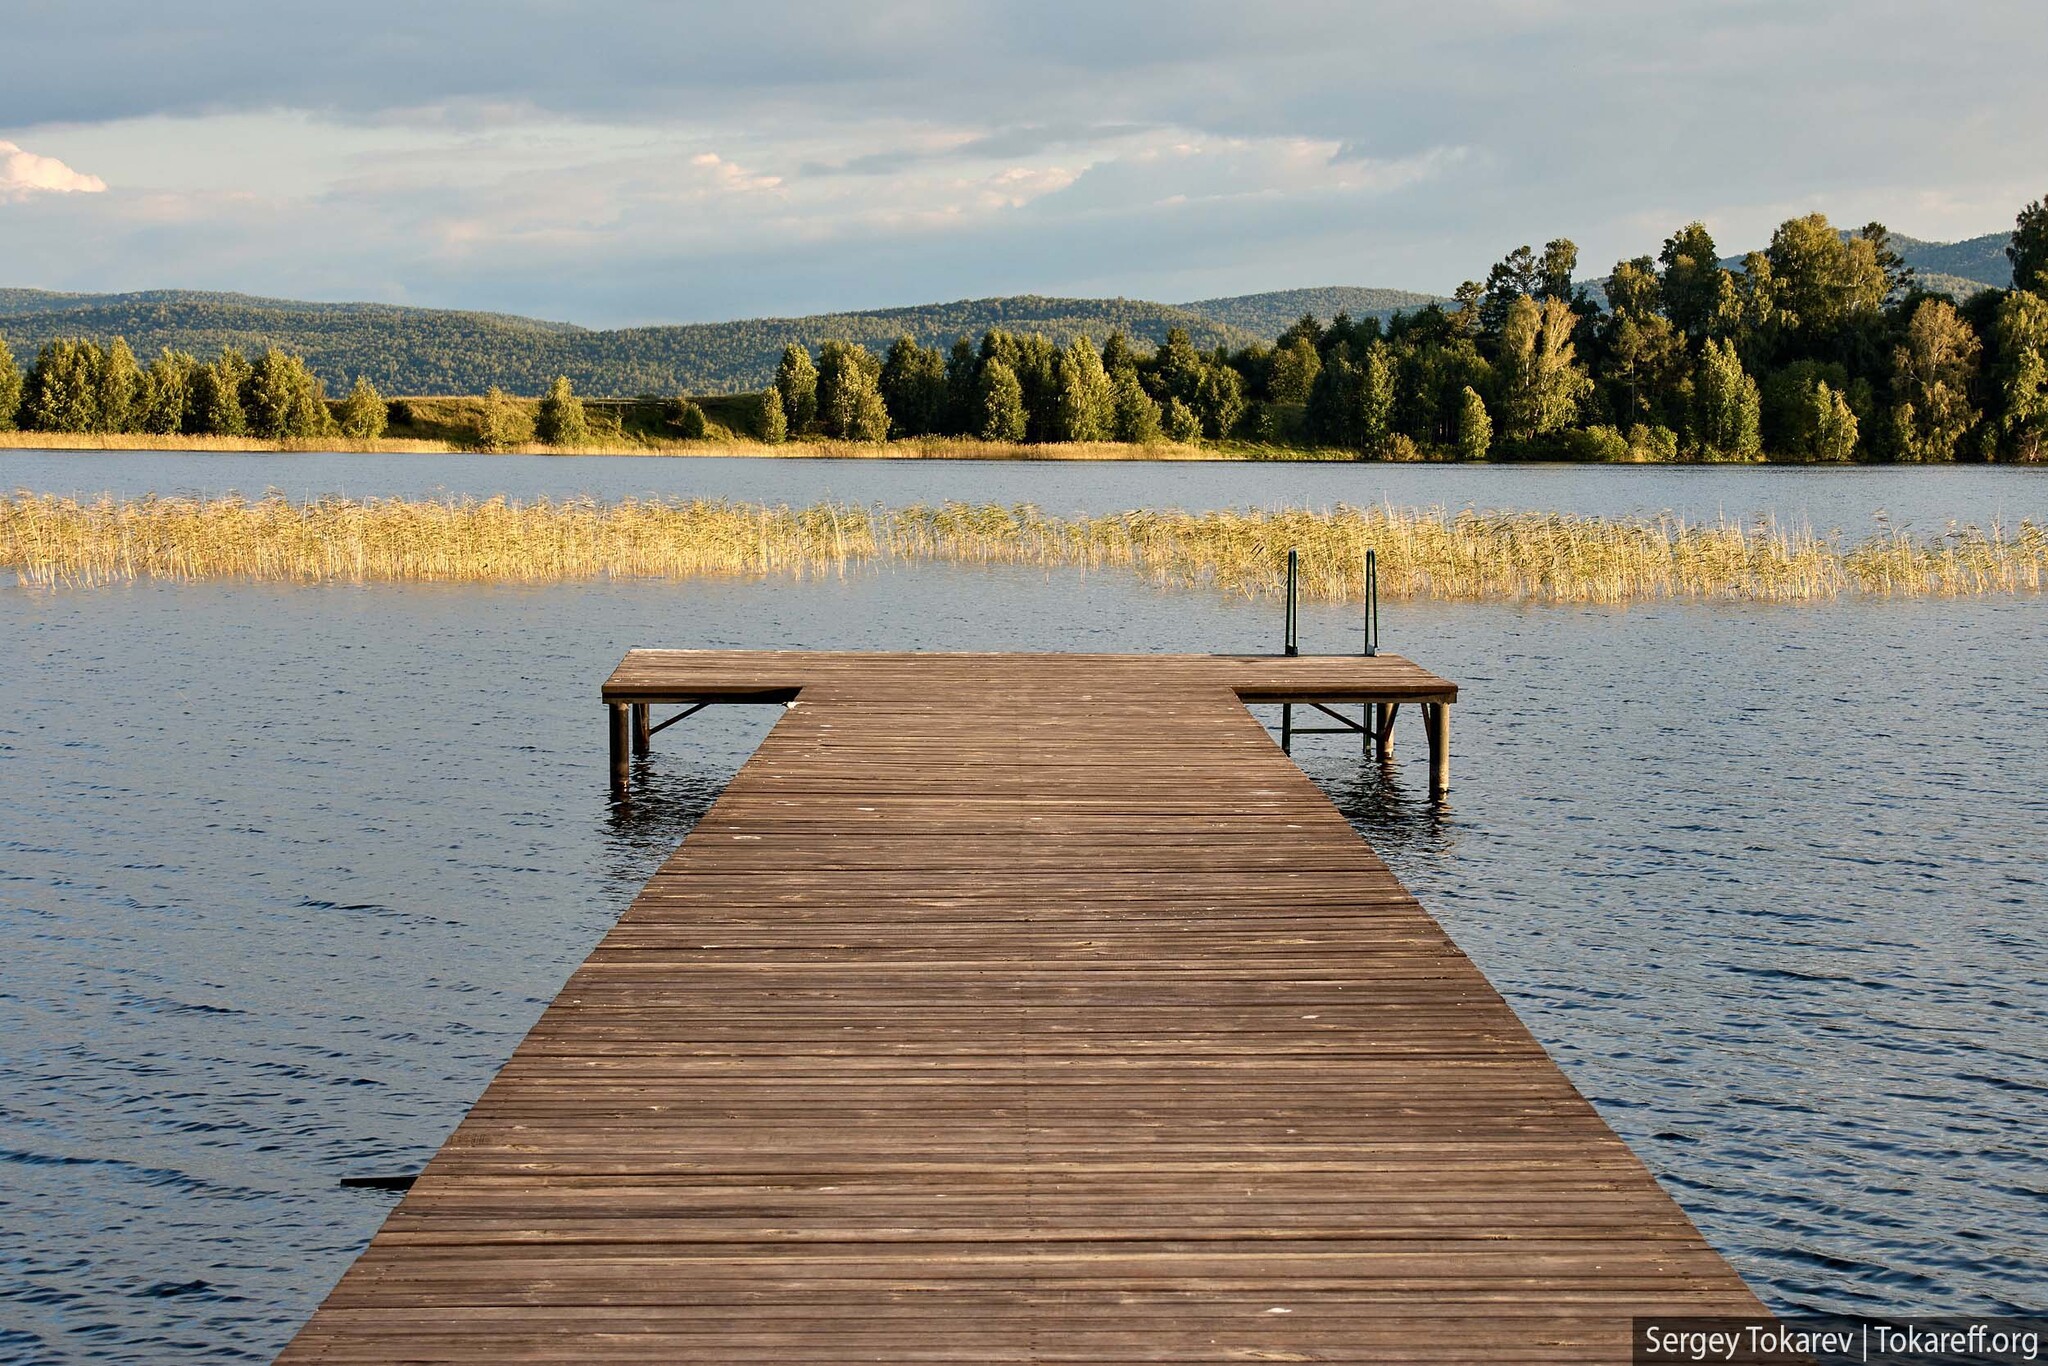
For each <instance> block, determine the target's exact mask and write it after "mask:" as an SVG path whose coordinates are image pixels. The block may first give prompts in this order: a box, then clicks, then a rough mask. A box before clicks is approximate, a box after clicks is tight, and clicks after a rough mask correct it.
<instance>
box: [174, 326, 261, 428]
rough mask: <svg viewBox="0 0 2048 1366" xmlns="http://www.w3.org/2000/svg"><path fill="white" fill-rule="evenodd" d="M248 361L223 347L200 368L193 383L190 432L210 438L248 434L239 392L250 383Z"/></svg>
mask: <svg viewBox="0 0 2048 1366" xmlns="http://www.w3.org/2000/svg"><path fill="white" fill-rule="evenodd" d="M249 374H250V365H249V358H248V357H247V356H244V355H243V354H242V353H241V352H239V351H237V350H235V349H234V348H233V347H232V346H223V347H222V348H221V349H220V354H219V355H218V356H216V357H214V359H213V361H212V362H211V363H210V364H207V365H202V366H200V367H199V373H198V375H197V376H196V377H195V379H194V381H193V386H192V388H193V399H192V419H191V421H190V423H189V424H188V427H189V430H192V431H195V432H199V433H202V434H206V435H211V436H241V435H243V434H245V433H246V432H247V431H248V430H249V415H248V410H247V409H246V408H244V407H243V405H242V389H243V386H244V385H246V384H247V383H248V381H249Z"/></svg>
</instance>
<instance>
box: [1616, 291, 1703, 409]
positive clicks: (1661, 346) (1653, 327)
mask: <svg viewBox="0 0 2048 1366" xmlns="http://www.w3.org/2000/svg"><path fill="white" fill-rule="evenodd" d="M1604 340H1605V343H1606V345H1605V352H1606V355H1605V358H1604V360H1603V361H1602V364H1601V377H1602V379H1604V380H1605V381H1606V383H1607V389H1608V406H1609V408H1610V409H1612V410H1613V411H1614V412H1615V413H1617V414H1619V415H1620V416H1621V418H1622V420H1624V421H1626V422H1640V421H1642V420H1643V419H1644V418H1646V417H1648V416H1650V415H1651V414H1652V413H1656V412H1659V411H1661V406H1662V405H1661V402H1660V400H1661V399H1662V398H1663V397H1664V396H1665V395H1666V394H1668V393H1669V391H1670V390H1671V389H1672V388H1673V387H1674V386H1675V384H1676V383H1677V381H1678V379H1679V377H1680V376H1681V375H1682V374H1683V373H1684V370H1685V359H1686V357H1685V338H1684V337H1683V336H1682V335H1680V333H1679V331H1678V329H1677V328H1675V327H1673V326H1672V325H1671V323H1670V322H1669V321H1668V320H1666V319H1665V318H1663V317H1660V316H1659V315H1657V314H1655V313H1649V312H1644V311H1641V310H1638V309H1635V308H1630V309H1628V310H1627V311H1625V312H1621V313H1617V314H1616V315H1615V316H1614V319H1613V321H1612V322H1611V323H1610V324H1609V325H1608V328H1607V334H1606V337H1605V339H1604Z"/></svg>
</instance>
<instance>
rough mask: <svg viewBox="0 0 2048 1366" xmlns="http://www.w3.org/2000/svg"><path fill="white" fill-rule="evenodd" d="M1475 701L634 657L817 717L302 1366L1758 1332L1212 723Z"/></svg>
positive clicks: (325, 1328)
mask: <svg viewBox="0 0 2048 1366" xmlns="http://www.w3.org/2000/svg"><path fill="white" fill-rule="evenodd" d="M1455 697H1456V689H1455V687H1454V686H1453V685H1451V684H1449V683H1448V682H1446V681H1445V680H1443V679H1440V678H1436V677H1435V676H1434V675H1431V674H1428V673H1427V672H1425V671H1424V670H1422V669H1420V668H1418V667H1416V666H1415V665H1413V664H1411V663H1409V662H1408V661H1406V660H1402V659H1399V658H1396V657H1392V656H1379V657H1377V658H1363V657H1343V658H1329V657H1324V658H1316V657H1302V658H1246V659H1235V658H1212V657H1207V656H1202V657H1189V656H1150V657H1124V656H1004V655H981V656H968V655H827V654H737V653H691V652H671V651H635V652H634V653H633V654H632V655H631V656H629V657H628V659H627V661H626V663H624V664H623V665H621V666H620V669H619V671H618V672H617V673H616V674H614V675H613V677H612V680H611V681H610V682H609V683H608V684H607V685H606V689H605V700H606V701H607V702H608V703H613V704H624V705H627V706H631V705H634V704H637V703H641V702H646V701H652V700H654V699H662V700H678V699H696V700H739V699H742V698H745V699H748V700H757V701H778V700H794V701H795V703H796V705H795V706H794V707H792V708H791V709H790V710H789V711H788V712H787V713H786V714H784V715H783V716H782V717H781V718H780V719H779V720H778V722H777V724H776V725H775V727H774V729H773V731H772V732H771V733H770V734H769V736H768V738H767V739H766V740H765V741H764V742H763V744H762V745H761V747H760V749H759V750H758V751H757V752H756V753H755V754H754V756H753V757H752V758H751V759H750V760H749V761H748V762H747V764H746V765H745V766H744V767H743V768H742V769H741V770H740V772H739V774H738V775H737V776H736V777H735V778H734V779H733V781H732V783H731V784H730V786H729V787H728V789H727V790H726V792H725V794H724V795H723V796H722V797H721V798H720V799H719V800H718V802H717V804H716V805H715V806H713V808H712V809H711V810H710V811H709V812H708V813H707V814H706V815H705V817H704V818H703V820H702V821H701V822H700V823H699V824H698V825H697V827H696V828H695V829H694V830H693V831H692V832H691V834H690V836H689V837H688V839H686V840H685V841H684V842H683V844H682V846H681V848H680V849H678V850H677V852H676V853H675V855H674V856H673V857H671V858H670V859H669V860H668V862H667V863H666V864H665V865H664V866H663V867H662V868H661V870H660V871H659V872H658V873H657V874H656V875H655V877H654V878H653V879H652V881H650V882H649V884H648V885H647V887H646V889H645V890H644V891H643V892H642V893H641V894H640V896H639V897H638V899H637V900H635V901H634V903H633V905H632V906H631V907H630V908H629V909H628V910H627V911H626V913H625V915H624V916H623V917H622V918H621V920H620V921H619V923H618V925H617V927H616V928H614V929H613V930H612V932H611V933H610V934H609V935H607V936H606V937H605V939H604V941H603V942H602V943H601V944H600V945H599V946H598V947H597V949H596V950H595V951H594V952H593V953H592V954H591V956H590V958H589V960H588V961H587V962H585V963H584V965H583V966H582V967H581V968H579V969H578V970H577V972H576V973H575V975H574V976H573V977H572V978H571V979H570V981H569V983H568V984H567V985H566V986H565V987H564V988H563V990H562V992H561V994H560V996H559V997H558V998H557V999H556V1000H555V1002H554V1003H553V1004H552V1005H551V1006H550V1007H549V1008H548V1010H547V1012H546V1013H545V1014H544V1015H543V1016H542V1017H541V1019H540V1021H539V1023H538V1024H537V1025H536V1026H535V1027H534V1029H533V1031H532V1033H531V1034H529V1035H528V1037H527V1038H526V1040H525V1041H524V1042H523V1043H522V1044H521V1045H520V1046H519V1048H518V1050H517V1051H516V1052H515V1053H514V1054H513V1056H512V1058H511V1060H510V1061H509V1062H507V1064H506V1065H505V1067H504V1069H503V1070H502V1071H501V1072H500V1073H499V1075H498V1076H497V1078H496V1079H495V1080H494V1081H493V1082H492V1083H491V1085H490V1086H489V1088H488V1089H487V1090H486V1091H485V1092H484V1094H483V1096H482V1098H481V1099H480V1100H479V1101H478V1102H477V1104H476V1105H475V1107H474V1108H473V1109H472V1110H471V1112H470V1114H469V1115H468V1117H467V1118H466V1119H465V1120H464V1121H463V1123H462V1124H461V1126H460V1127H459V1128H457V1130H456V1131H455V1133H454V1134H453V1135H452V1136H451V1137H450V1138H449V1140H448V1142H447V1144H446V1145H445V1146H444V1147H443V1148H442V1150H441V1151H440V1153H439V1154H438V1155H437V1156H436V1157H435V1158H434V1159H433V1161H432V1162H431V1163H430V1164H429V1166H428V1167H427V1169H426V1170H425V1172H424V1173H423V1174H422V1175H421V1177H420V1179H419V1180H418V1182H417V1183H416V1184H415V1185H414V1186H413V1188H412V1190H411V1191H410V1192H409V1193H408V1194H407V1195H406V1196H405V1198H404V1199H403V1200H402V1201H401V1202H400V1204H399V1205H398V1207H397V1209H396V1210H395V1211H394V1212H393V1213H392V1215H391V1216H390V1218H389V1219H388V1220H387V1221H386V1223H385V1225H384V1227H383V1229H382V1230H381V1231H380V1232H379V1233H378V1234H377V1236H376V1238H375V1239H374V1240H373V1241H372V1243H371V1244H370V1247H369V1248H368V1250H367V1251H366V1252H365V1253H364V1254H363V1256H362V1257H361V1259H360V1260H358V1261H357V1262H356V1264H355V1265H354V1266H353V1267H352V1268H351V1269H350V1270H349V1271H348V1273H347V1274H346V1275H345V1276H343V1278H342V1279H341V1281H340V1283H339V1284H338V1285H337V1286H336V1287H335V1288H334V1290H333V1292H332V1293H331V1294H330V1295H329V1296H328V1297H327V1300H326V1301H325V1303H324V1304H323V1305H322V1306H321V1308H320V1309H319V1311H318V1312H317V1313H316V1314H315V1315H314V1316H313V1318H312V1319H311V1321H310V1322H309V1323H308V1324H307V1325H306V1327H305V1328H304V1330H303V1331H302V1332H301V1333H300V1334H299V1336H298V1338H297V1339H296V1340H295V1341H294V1342H293V1343H292V1344H291V1346H289V1347H288V1348H287V1349H286V1351H285V1352H284V1354H283V1356H282V1357H281V1358H280V1360H282V1361H286V1362H310V1361H328V1362H398V1361H408V1362H419V1361H450V1362H454V1361H464V1362H471V1361H549V1362H571V1361H574V1362H594V1361H605V1362H650V1363H651V1362H705V1363H711V1362H717V1363H742V1362H791V1363H796V1362H802V1363H818V1362H856V1361H867V1362H890V1363H901V1362H1019V1363H1025V1362H1072V1363H1079V1362H1100V1363H1109V1362H1244V1361H1258V1362H1271V1361H1368V1360H1370V1361H1424V1360H1429V1361H1477V1360H1485V1361H1556V1362H1582V1361H1596V1360H1613V1361H1626V1360H1627V1359H1628V1356H1629V1343H1628V1335H1629V1317H1630V1316H1631V1315H1632V1314H1636V1313H1657V1314H1673V1313H1757V1312H1760V1306H1759V1305H1758V1303H1757V1301H1756V1300H1755V1299H1754V1298H1753V1297H1752V1296H1751V1295H1750V1293H1749V1292H1748V1291H1747V1289H1746V1288H1745V1287H1744V1286H1743V1284H1742V1282H1741V1281H1740V1280H1739V1279H1738V1278H1737V1277H1736V1275H1735V1274H1734V1272H1733V1271H1732V1270H1731V1269H1730V1268H1729V1267H1728V1265H1727V1264H1726V1263H1725V1262H1724V1261H1723V1260H1722V1259H1721V1258H1720V1257H1719V1256H1718V1255H1717V1254H1715V1253H1714V1252H1713V1251H1712V1250H1711V1249H1709V1248H1708V1247H1707V1246H1706V1245H1705V1243H1704V1242H1703V1241H1702V1239H1701V1238H1700V1236H1699V1234H1698V1232H1697V1231H1696V1230H1695V1229H1694V1228H1693V1226H1692V1225H1691V1223H1690V1222H1689V1221H1688V1220H1687V1219H1686V1217H1685V1215H1684V1214H1683V1213H1682V1212H1681V1211H1680V1210H1679V1209H1678V1207H1677V1206H1676V1205H1675V1204H1673V1203H1672V1202H1671V1200H1670V1199H1669V1198H1668V1197H1666V1196H1665V1195H1664V1193H1663V1192H1662V1190H1660V1189H1659V1188H1658V1186H1657V1184H1656V1183H1655V1181H1653V1180H1652V1179H1651V1177H1650V1175H1649V1173H1648V1171H1647V1170H1646V1169H1645V1168H1644V1167H1643V1165H1642V1164H1641V1163H1640V1162H1639V1161H1638V1160H1637V1159H1636V1158H1635V1157H1634V1155H1633V1154H1631V1153H1630V1152H1629V1150H1628V1149H1627V1148H1626V1147H1625V1146H1624V1145H1623V1144H1622V1143H1621V1141H1620V1140H1619V1139H1618V1138H1616V1137H1615V1135H1614V1134H1613V1132H1612V1131H1611V1130H1609V1129H1608V1128H1607V1126H1606V1125H1605V1124H1604V1123H1603V1122H1602V1121H1601V1120H1600V1118H1599V1117H1598V1116H1597V1115H1596V1114H1595V1113H1594V1111H1593V1110H1592V1108H1591V1107H1590V1106H1589V1105H1588V1104H1587V1103H1586V1102H1585V1100H1584V1099H1583V1098H1582V1097H1581V1096H1580V1095H1579V1094H1578V1092H1577V1091H1576V1090H1574V1089H1573V1087H1572V1086H1571V1084H1570V1083H1569V1082H1568V1081H1567V1080H1566V1079H1565V1077H1564V1076H1563V1074H1562V1073H1561V1072H1559V1071H1558V1069H1557V1067H1556V1066H1555V1065H1554V1064H1553V1063H1552V1062H1551V1061H1550V1059H1549V1057H1548V1056H1547V1055H1546V1054H1545V1053H1544V1051H1543V1049H1542V1048H1541V1047H1540V1046H1539V1045H1538V1044H1537V1043H1536V1041H1535V1040H1534V1039H1533V1038H1532V1037H1531V1036H1530V1035H1529V1033H1528V1031H1527V1030H1525V1029H1524V1028H1523V1027H1522V1025H1521V1023H1520V1022H1519V1021H1518V1020H1517V1019H1516V1018H1515V1016H1514V1015H1513V1013H1512V1012H1511V1011H1510V1010H1509V1009H1508V1008H1507V1006H1506V1004H1505V1003H1504V1002H1503V1001H1502V999H1501V997H1500V996H1499V994H1498V993H1496V992H1495V991H1494V990H1493V988H1492V987H1491V986H1490V985H1489V984H1488V983H1487V981H1486V980H1485V978H1484V977H1483V976H1482V975H1481V974H1480V973H1479V971H1478V970H1477V969H1476V968H1475V967H1474V966H1473V965H1472V963H1471V962H1470V961H1469V960H1468V959H1466V958H1465V956H1464V955H1463V954H1462V953H1460V952H1459V951H1458V949H1457V948H1456V947H1455V946H1454V945H1452V944H1451V942H1450V941H1449V939H1448V938H1447V937H1446V936H1445V935H1444V933H1443V931H1442V930H1441V929H1440V928H1439V927H1438V926H1437V925H1436V923H1435V922H1434V921H1432V920H1431V919H1430V918H1429V916H1428V915H1427V914H1425V913H1424V912H1423V910H1422V908H1421V907H1420V906H1419V905H1418V904H1417V903H1416V901H1415V900H1414V898H1413V897H1411V896H1410V895H1409V894H1408V893H1407V891H1406V890H1404V889H1403V888H1402V887H1401V885H1400V884H1399V883H1398V882H1397V881H1396V880H1395V879H1394V877H1393V876H1392V875H1391V874H1390V873H1389V872H1388V871H1387V869H1386V867H1385V865H1384V864H1382V863H1381V862H1380V860H1379V859H1378V858H1377V857H1376V856H1375V855H1374V854H1373V852H1372V850H1371V849H1370V848H1369V847H1368V846H1367V845H1366V844H1365V842H1364V841H1362V840H1360V839H1359V838H1358V836H1357V835H1356V834H1355V833H1354V832H1353V831H1352V830H1351V828H1350V827H1349V825H1348V824H1347V823H1346V822H1345V821H1344V819H1343V817H1342V816H1341V815H1339V814H1338V812H1337V811H1336V810H1335V809H1334V808H1333V807H1332V806H1331V805H1330V803H1329V801H1328V800H1327V799H1326V798H1325V797H1324V796H1323V794H1322V793H1321V791H1320V790H1319V789H1317V788H1316V787H1315V785H1314V784H1313V783H1311V782H1310V781H1309V780H1308V779H1307V778H1306V777H1305V776H1303V774H1302V773H1301V772H1300V770H1299V769H1297V768H1296V767H1295V766H1294V765H1293V764H1292V763H1291V762H1290V761H1288V760H1287V759H1286V758H1285V757H1284V756H1283V755H1282V754H1281V752H1280V750H1279V749H1278V748H1277V747H1276V746H1275V744H1274V743H1273V741H1272V739H1271V738H1270V737H1269V736H1268V735H1267V734H1266V732H1265V731H1264V729H1263V728H1262V727H1261V726H1260V725H1259V724H1258V722H1257V721H1256V720H1254V719H1253V718H1252V716H1251V715H1250V714H1249V713H1248V712H1246V711H1245V709H1244V707H1243V706H1242V705H1241V704H1240V699H1255V700H1297V701H1314V700H1321V701H1326V702H1335V701H1339V700H1348V701H1353V702H1357V701H1364V702H1376V703H1380V704H1382V705H1387V704H1390V703H1392V702H1396V701H1408V702H1416V703H1424V702H1426V703H1429V704H1430V705H1433V706H1436V707H1438V708H1440V709H1442V708H1446V707H1448V705H1449V704H1450V703H1451V702H1452V701H1453V700H1454V699H1455ZM1439 715H1441V711H1440V712H1439ZM1440 724H1441V722H1439V725H1440Z"/></svg>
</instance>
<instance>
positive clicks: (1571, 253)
mask: <svg viewBox="0 0 2048 1366" xmlns="http://www.w3.org/2000/svg"><path fill="white" fill-rule="evenodd" d="M1578 268H1579V248H1578V244H1577V243H1576V242H1573V241H1572V240H1571V238H1569V237H1560V238H1557V239H1556V240H1554V241H1550V242H1545V243H1544V244H1543V255H1542V257H1541V258H1539V259H1538V260H1537V262H1536V297H1537V298H1539V299H1556V300H1558V301H1559V302H1560V303H1567V304H1568V303H1570V302H1571V301H1572V275H1573V273H1574V272H1576V271H1577V270H1578Z"/></svg>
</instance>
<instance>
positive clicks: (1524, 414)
mask: <svg viewBox="0 0 2048 1366" xmlns="http://www.w3.org/2000/svg"><path fill="white" fill-rule="evenodd" d="M1576 321H1577V315H1576V314H1574V313H1573V312H1572V311H1571V309H1570V308H1568V307H1566V306H1565V304H1564V301H1563V300H1561V299H1546V300H1544V301H1543V303H1542V304H1541V305H1540V306H1539V305H1538V304H1537V303H1536V301H1535V300H1533V299H1531V298H1529V297H1527V296H1526V295H1525V296H1523V297H1521V298H1518V299H1516V300H1515V301H1514V303H1513V304H1512V305H1510V307H1509V309H1508V314H1507V318H1506V320H1505V321H1504V322H1503V324H1502V326H1501V334H1500V359H1499V371H1500V377H1501V427H1502V432H1503V434H1504V435H1505V436H1506V437H1507V439H1508V440H1510V441H1514V442H1518V443H1526V442H1530V441H1534V440H1536V439H1538V438H1539V437H1544V436H1548V435H1550V434H1551V433H1553V432H1556V431H1559V430H1561V429H1562V428H1563V427H1564V426H1565V425H1566V424H1567V423H1569V422H1570V421H1571V420H1572V418H1573V416H1574V415H1575V414H1576V413H1577V412H1578V406H1579V400H1580V399H1581V398H1583V397H1584V396H1585V394H1586V392H1587V391H1588V390H1589V389H1590V388H1591V387H1592V381H1591V380H1589V379H1587V378H1586V374H1585V371H1583V370H1581V369H1580V368H1579V365H1578V359H1577V354H1576V352H1575V351H1574V349H1573V347H1572V340H1571V337H1572V328H1573V325H1574V324H1575V322H1576Z"/></svg>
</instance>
